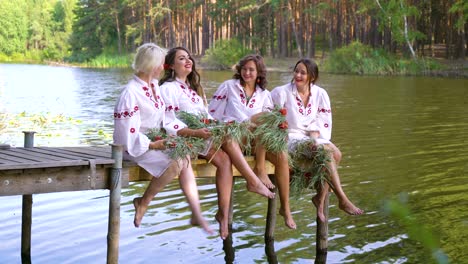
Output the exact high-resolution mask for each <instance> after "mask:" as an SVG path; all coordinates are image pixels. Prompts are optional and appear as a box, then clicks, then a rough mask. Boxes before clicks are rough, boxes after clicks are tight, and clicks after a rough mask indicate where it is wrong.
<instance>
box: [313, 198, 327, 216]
mask: <svg viewBox="0 0 468 264" xmlns="http://www.w3.org/2000/svg"><path fill="white" fill-rule="evenodd" d="M312 203H313V204H314V205H315V207H316V208H317V218H318V219H319V220H320V222H325V220H326V218H325V214H324V213H323V202H321V201H320V198H319V196H318V195H315V196H314V197H312Z"/></svg>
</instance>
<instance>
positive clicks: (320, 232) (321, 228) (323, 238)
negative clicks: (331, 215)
mask: <svg viewBox="0 0 468 264" xmlns="http://www.w3.org/2000/svg"><path fill="white" fill-rule="evenodd" d="M329 198H330V193H327V195H326V196H325V201H324V205H323V214H324V215H325V221H324V222H322V221H320V219H319V218H318V217H317V239H316V242H317V245H316V249H315V250H316V251H315V252H316V256H315V264H325V263H327V253H328V205H329Z"/></svg>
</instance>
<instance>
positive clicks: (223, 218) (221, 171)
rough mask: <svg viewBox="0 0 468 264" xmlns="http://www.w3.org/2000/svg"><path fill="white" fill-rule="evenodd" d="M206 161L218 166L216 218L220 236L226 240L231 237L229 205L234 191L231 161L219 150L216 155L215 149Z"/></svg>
mask: <svg viewBox="0 0 468 264" xmlns="http://www.w3.org/2000/svg"><path fill="white" fill-rule="evenodd" d="M213 154H214V157H213ZM206 159H207V160H210V159H211V163H213V165H215V166H216V191H217V193H218V212H217V213H216V216H215V218H216V221H218V223H219V234H220V236H221V238H222V239H223V240H224V239H226V238H227V237H228V235H229V204H230V203H231V191H232V164H231V159H230V158H229V156H228V155H227V154H226V152H224V151H222V150H218V151H217V152H216V154H215V153H214V150H213V149H211V150H210V153H208V155H207V157H206Z"/></svg>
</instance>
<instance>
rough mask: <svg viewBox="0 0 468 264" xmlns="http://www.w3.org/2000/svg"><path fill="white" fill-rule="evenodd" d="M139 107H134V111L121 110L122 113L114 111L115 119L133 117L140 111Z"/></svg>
mask: <svg viewBox="0 0 468 264" xmlns="http://www.w3.org/2000/svg"><path fill="white" fill-rule="evenodd" d="M138 109H139V108H138V106H137V105H136V106H135V107H133V111H129V110H126V111H123V112H120V113H114V119H120V118H129V117H132V116H133V115H134V114H135V113H136V112H137V111H138Z"/></svg>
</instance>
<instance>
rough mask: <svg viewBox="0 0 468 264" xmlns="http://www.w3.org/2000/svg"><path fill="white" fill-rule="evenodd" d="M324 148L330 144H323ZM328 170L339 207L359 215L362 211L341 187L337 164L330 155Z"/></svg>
mask: <svg viewBox="0 0 468 264" xmlns="http://www.w3.org/2000/svg"><path fill="white" fill-rule="evenodd" d="M324 146H325V148H327V149H330V148H332V147H330V145H328V144H327V145H324ZM328 172H329V176H330V181H331V183H332V184H333V187H334V192H335V194H336V196H337V197H338V201H339V204H338V206H339V208H340V209H341V210H343V211H345V212H346V213H348V214H350V215H360V214H362V213H363V212H364V211H363V210H361V209H359V208H358V207H356V206H355V205H354V204H353V203H352V202H351V201H350V200H349V199H348V197H347V196H346V194H345V193H344V191H343V188H342V187H341V182H340V176H339V175H338V170H337V165H336V162H335V160H334V157H333V155H332V159H331V162H329V163H328Z"/></svg>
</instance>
